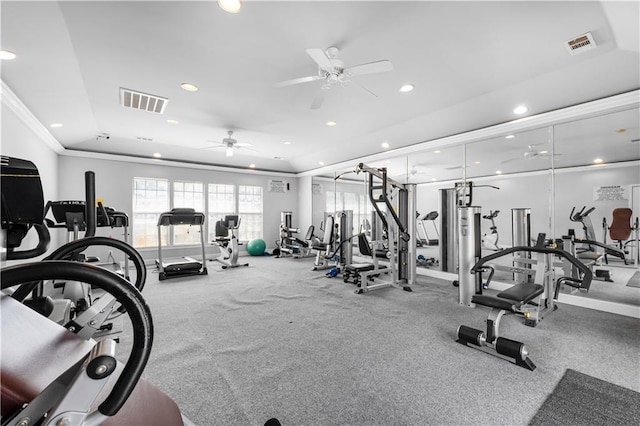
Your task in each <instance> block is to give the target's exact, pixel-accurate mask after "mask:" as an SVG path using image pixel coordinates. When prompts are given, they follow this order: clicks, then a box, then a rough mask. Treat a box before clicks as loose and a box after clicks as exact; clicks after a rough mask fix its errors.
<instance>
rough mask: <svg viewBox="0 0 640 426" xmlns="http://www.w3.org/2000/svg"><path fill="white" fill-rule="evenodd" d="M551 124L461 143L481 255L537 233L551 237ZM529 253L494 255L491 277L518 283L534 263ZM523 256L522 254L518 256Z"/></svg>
mask: <svg viewBox="0 0 640 426" xmlns="http://www.w3.org/2000/svg"><path fill="white" fill-rule="evenodd" d="M550 135H551V129H550V128H549V127H542V128H539V129H534V130H529V131H524V132H517V133H509V134H505V135H501V136H499V137H494V138H491V139H486V140H481V141H477V142H473V143H469V144H467V145H466V168H467V169H466V173H467V180H468V181H470V182H472V183H473V192H472V194H473V196H472V205H473V206H478V207H480V212H481V213H480V216H481V220H480V227H481V231H480V234H481V250H482V256H483V257H484V256H488V255H490V254H492V253H494V252H497V251H500V250H503V249H505V248H509V247H513V246H523V245H525V246H528V245H534V244H535V241H536V238H537V237H538V235H539V234H544V235H545V238H551V230H550V227H549V215H550V211H551V210H550V203H551V172H550V169H551V164H552V158H555V157H553V147H552V143H551V137H550ZM530 256H531V254H530V253H525V252H517V253H514V254H513V256H504V257H500V258H498V259H496V264H495V267H496V272H495V274H494V277H493V280H494V281H500V282H503V283H519V282H523V281H524V280H526V279H527V275H528V273H527V272H514V269H513V266H514V265H515V266H517V267H519V268H521V269H522V270H526V269H529V270H530V269H533V265H534V263H533V262H531V261H530V260H529V257H530ZM523 257H524V258H523Z"/></svg>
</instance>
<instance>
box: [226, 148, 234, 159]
mask: <svg viewBox="0 0 640 426" xmlns="http://www.w3.org/2000/svg"><path fill="white" fill-rule="evenodd" d="M224 154H225V155H226V156H227V157H233V148H232V147H230V146H228V147H227V148H226V149H225V150H224Z"/></svg>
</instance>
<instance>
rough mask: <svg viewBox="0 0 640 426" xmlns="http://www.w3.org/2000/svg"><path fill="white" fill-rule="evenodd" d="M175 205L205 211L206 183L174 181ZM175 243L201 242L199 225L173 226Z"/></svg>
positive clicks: (175, 206)
mask: <svg viewBox="0 0 640 426" xmlns="http://www.w3.org/2000/svg"><path fill="white" fill-rule="evenodd" d="M173 207H174V208H192V209H194V210H195V211H196V212H200V213H202V212H204V184H203V183H202V182H181V181H176V182H173ZM171 230H172V231H173V244H175V245H184V244H200V227H199V226H188V225H183V226H172V227H171Z"/></svg>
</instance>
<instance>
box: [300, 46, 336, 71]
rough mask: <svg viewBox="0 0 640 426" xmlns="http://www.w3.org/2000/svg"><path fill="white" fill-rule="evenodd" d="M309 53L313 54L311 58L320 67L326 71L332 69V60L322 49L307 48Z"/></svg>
mask: <svg viewBox="0 0 640 426" xmlns="http://www.w3.org/2000/svg"><path fill="white" fill-rule="evenodd" d="M306 52H307V55H309V56H311V59H313V60H314V61H315V63H316V64H318V66H319V67H320V69H322V70H325V71H331V70H332V69H333V65H331V61H329V58H328V57H327V54H326V53H324V50H322V49H307V50H306Z"/></svg>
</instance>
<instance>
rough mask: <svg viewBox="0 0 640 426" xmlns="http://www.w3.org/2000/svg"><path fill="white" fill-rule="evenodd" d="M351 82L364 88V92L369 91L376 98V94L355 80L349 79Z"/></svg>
mask: <svg viewBox="0 0 640 426" xmlns="http://www.w3.org/2000/svg"><path fill="white" fill-rule="evenodd" d="M351 83H355V85H356V86H358V87H360V88H361V89H362V90H364V91H365V92H367V93H369V94H370V95H371V96H373V97H374V98H378V95H376V94H375V93H373V92H372V91H371V90H369V89H367V88H366V87H364V86H363V85H362V84H360V83H358V82H357V81H351ZM378 99H379V98H378Z"/></svg>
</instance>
